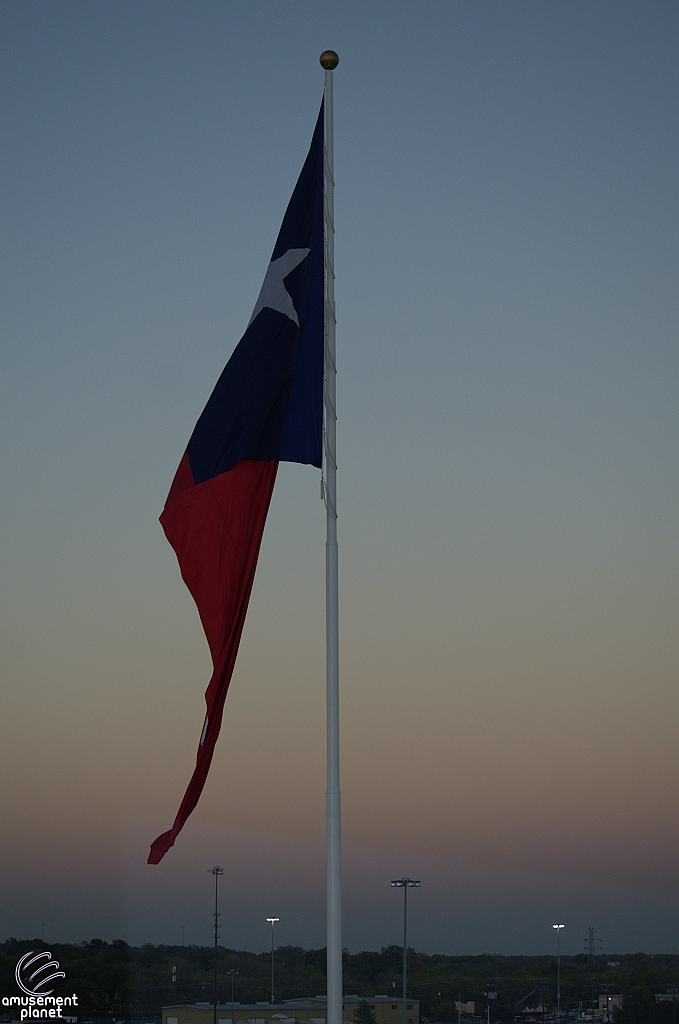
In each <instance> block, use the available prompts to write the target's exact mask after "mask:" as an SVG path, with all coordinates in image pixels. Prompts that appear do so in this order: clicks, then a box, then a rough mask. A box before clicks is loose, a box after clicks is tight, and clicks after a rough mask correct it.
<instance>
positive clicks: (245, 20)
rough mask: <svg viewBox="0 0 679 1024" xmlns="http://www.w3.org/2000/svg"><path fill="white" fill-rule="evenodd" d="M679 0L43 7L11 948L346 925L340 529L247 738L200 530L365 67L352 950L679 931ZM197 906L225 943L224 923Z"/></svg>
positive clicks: (5, 858) (270, 528)
mask: <svg viewBox="0 0 679 1024" xmlns="http://www.w3.org/2000/svg"><path fill="white" fill-rule="evenodd" d="M678 43H679V6H678V5H677V4H676V3H674V2H667V3H665V2H653V0H649V2H644V3H628V2H613V0H599V2H597V3H593V2H582V0H570V2H565V0H563V2H556V0H544V2H543V0H507V2H494V0H476V2H473V3H472V2H463V0H449V2H448V0H411V2H403V0H370V2H369V3H361V2H358V0H335V2H327V0H286V2H282V0H266V2H264V0H167V2H159V0H133V2H130V0H116V2H115V3H111V2H99V0H60V2H48V0H42V2H35V0H4V2H3V3H2V4H0V48H1V53H0V113H1V117H2V140H3V144H2V151H3V157H2V161H1V171H0V174H1V181H0V184H1V191H2V229H1V231H0V246H1V253H2V274H1V281H2V284H1V288H2V295H1V302H0V324H1V327H2V332H1V352H2V374H1V376H0V387H1V388H2V395H1V399H0V418H1V419H0V426H1V431H2V440H3V443H2V446H1V448H0V459H1V463H0V474H1V478H2V480H3V487H2V492H1V503H0V544H1V555H2V573H1V576H0V597H1V600H2V616H1V619H0V625H1V640H2V647H1V653H0V671H1V673H2V697H3V699H2V713H1V714H0V757H1V759H2V760H1V764H2V787H1V793H2V796H1V803H0V814H1V824H0V855H1V862H0V868H1V874H2V880H1V883H0V884H1V886H2V894H1V898H0V940H4V939H6V938H8V937H9V936H10V935H13V936H17V937H19V938H22V937H28V938H31V937H34V936H39V935H40V933H41V928H42V927H43V926H44V934H45V939H46V940H48V941H50V942H57V941H73V942H79V941H81V940H84V939H91V938H93V937H95V936H96V937H101V938H104V939H107V940H111V939H113V938H123V939H126V940H127V941H128V942H131V943H134V944H138V943H141V942H154V943H155V942H168V943H179V942H181V941H182V934H183V935H184V938H185V941H186V942H187V943H199V944H208V943H209V942H210V941H211V926H212V918H211V911H212V905H211V900H212V895H213V879H212V876H208V875H207V874H206V869H207V868H210V867H212V866H213V865H215V864H219V865H221V866H223V867H224V871H225V874H224V878H223V879H222V890H221V891H222V896H223V899H222V907H221V909H222V918H221V924H222V931H221V942H222V943H223V945H225V946H228V947H232V948H233V947H235V948H239V949H252V950H263V949H265V948H267V944H268V942H269V939H270V932H269V926H268V925H267V923H266V920H265V918H266V917H267V916H271V915H276V916H280V918H281V920H280V923H279V924H278V925H277V926H276V929H277V931H276V941H277V943H281V944H288V943H290V944H295V945H302V946H304V947H306V948H309V947H311V946H312V945H313V946H315V947H318V946H322V945H324V944H325V893H324V886H325V881H324V880H325V837H324V830H325V807H324V802H325V654H324V643H325V621H324V567H325V555H324V540H325V517H324V509H323V505H322V503H321V500H320V487H319V472H318V471H317V470H314V469H312V468H310V467H304V466H299V465H289V464H282V465H281V468H280V470H279V475H278V480H277V483H276V488H275V490H274V496H273V500H272V505H271V510H270V513H269V519H268V523H267V527H266V530H265V534H264V541H263V545H262V551H261V556H260V561H259V566H258V570H257V576H256V579H255V584H254V590H253V594H252V600H251V605H250V611H249V614H248V618H247V621H246V625H245V631H244V635H243V641H242V645H241V651H240V655H239V659H238V662H237V665H236V671H235V674H234V677H233V681H232V684H231V689H230V691H229V696H228V699H227V702H226V708H225V714H224V724H223V728H222V733H221V737H220V740H219V743H218V746H217V752H216V755H215V759H214V761H213V765H212V769H211V773H210V776H209V778H208V782H207V785H206V788H205V791H204V793H203V797H202V799H201V802H200V803H199V805H198V808H197V810H196V811H195V812H194V814H193V816H192V817H191V818H190V819H189V821H188V823H187V825H186V826H185V828H184V831H183V832H182V833H181V835H180V836H179V838H178V840H177V843H176V846H175V847H174V848H173V849H172V850H171V851H170V852H169V853H168V855H167V856H166V858H165V859H164V860H163V861H162V863H161V864H160V865H158V866H156V867H150V866H148V865H147V864H146V858H147V856H148V849H149V845H150V843H151V841H152V840H153V839H154V838H155V837H156V836H157V835H158V834H159V833H160V832H162V831H164V830H165V829H167V828H169V827H170V825H171V823H172V821H173V819H174V815H175V812H176V810H177V806H178V804H179V801H180V799H181V797H182V795H183V792H184V789H185V787H186V784H187V783H188V780H189V776H190V774H191V770H192V767H193V764H194V761H195V754H196V747H197V743H198V739H199V736H200V730H201V727H202V723H203V716H204V708H205V705H204V698H203V693H204V690H205V687H206V685H207V683H208V680H209V677H210V671H211V665H210V658H209V653H208V649H207V644H206V642H205V638H204V635H203V632H202V629H201V626H200V622H199V619H198V616H197V613H196V610H195V606H194V604H193V601H192V599H191V597H190V595H189V593H188V591H187V590H186V588H185V586H184V584H183V582H182V580H181V577H180V574H179V570H178V567H177V562H176V558H175V555H174V552H173V551H172V549H171V547H170V546H169V544H168V543H167V541H166V540H165V537H164V535H163V531H162V529H161V527H160V525H159V523H158V516H159V514H160V512H161V511H162V508H163V504H164V501H165V497H166V495H167V492H168V490H169V487H170V483H171V481H172V478H173V475H174V472H175V469H176V467H177V464H178V462H179V459H180V458H181V456H182V453H183V451H184V449H185V447H186V443H187V441H188V439H189V436H190V434H191V431H192V429H193V426H194V424H195V421H196V419H197V417H198V416H199V414H200V412H201V410H202V409H203V406H204V405H205V402H206V400H207V398H208V397H209V395H210V392H211V391H212V388H213V386H214V384H215V382H216V380H217V378H218V376H219V374H220V372H221V370H222V368H223V366H224V364H225V363H226V361H227V359H228V357H229V355H230V354H231V352H232V350H233V348H234V346H235V345H236V343H237V342H238V340H239V338H240V337H241V335H242V333H243V331H244V329H245V327H246V325H247V323H248V320H249V318H250V314H251V312H252V309H253V307H254V303H255V300H256V298H257V295H258V292H259V289H260V286H261V283H262V280H263V277H264V273H265V270H266V267H267V264H268V261H269V258H270V254H271V251H272V249H273V245H274V241H275V239H276V235H277V232H278V228H279V225H280V221H281V218H282V216H283V213H284V211H285V207H286V205H287V202H288V199H289V196H290V193H291V191H292V188H293V186H294V183H295V181H296V178H297V175H298V173H299V170H300V168H301V166H302V163H303V160H304V157H305V155H306V152H307V149H308V146H309V142H310V139H311V133H312V130H313V126H314V123H315V119H316V116H317V113H318V107H319V104H320V101H321V97H322V88H323V72H322V70H321V68H320V66H319V63H318V56H319V54H320V52H321V51H322V50H324V49H325V48H327V47H332V48H333V49H335V50H337V52H338V53H339V56H340V65H339V67H338V69H337V71H336V72H335V165H336V194H335V206H336V231H337V234H336V242H335V252H336V271H337V281H336V298H337V311H338V329H337V351H338V369H339V377H338V413H339V421H338V461H339V473H338V502H339V541H340V637H341V641H340V673H341V675H340V679H341V701H342V727H341V728H342V732H341V740H342V793H343V839H344V845H343V857H344V914H345V929H344V945H345V946H347V947H349V948H350V949H351V950H352V951H356V950H359V949H379V948H380V947H382V946H386V945H389V944H390V943H398V942H400V941H401V931H400V927H401V924H400V922H401V916H400V915H401V909H402V898H401V896H400V893H399V892H396V891H394V890H392V889H391V888H390V886H389V881H390V879H391V878H395V877H398V876H401V875H404V874H408V875H410V876H412V877H414V878H419V879H421V880H422V887H421V889H420V890H419V891H418V892H413V894H412V898H411V899H410V901H409V907H410V908H411V909H410V926H411V927H410V942H411V944H412V945H413V946H415V947H416V948H417V949H418V950H423V951H427V952H442V953H455V952H457V951H458V950H459V951H461V952H464V953H480V952H484V951H499V952H503V953H508V954H510V953H535V952H552V951H553V949H554V945H555V940H554V933H553V931H552V928H551V924H552V922H554V921H563V922H564V923H565V925H566V927H565V929H564V932H563V933H562V938H561V943H562V946H561V948H562V950H563V951H565V952H566V953H578V952H581V951H582V948H583V943H584V940H585V936H586V930H587V926H588V925H593V926H595V927H596V929H597V935H599V936H600V937H601V938H602V940H603V943H604V950H605V951H606V952H611V953H613V952H626V951H637V950H642V951H645V952H650V953H652V952H656V951H671V950H672V949H673V948H674V946H675V943H676V933H677V931H678V930H679V862H678V859H677V849H679V816H678V814H677V806H678V801H679V742H678V740H679V689H678V687H677V682H678V675H679V622H678V618H679V615H678V609H679V521H678V520H679V476H678V472H677V470H678V465H679V402H678V400H677V386H678V383H679V346H678V343H677V312H678V310H677V305H678V303H677V296H678V294H679V291H678V289H677V269H678V266H677V264H678V260H677V255H678V247H679V245H678V243H679V232H678V227H679V225H678V223H677V221H678V217H677V209H678V207H677V171H678V166H679V161H678V159H677V158H678V155H679V154H678V149H679V145H678V141H677V119H678V115H679V85H678V79H677V65H676V53H677V45H678ZM182 929H184V931H183V933H182Z"/></svg>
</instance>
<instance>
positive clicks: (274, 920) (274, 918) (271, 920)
mask: <svg viewBox="0 0 679 1024" xmlns="http://www.w3.org/2000/svg"><path fill="white" fill-rule="evenodd" d="M267 921H270V922H271V1002H272V1003H273V929H274V925H275V923H276V921H280V917H267Z"/></svg>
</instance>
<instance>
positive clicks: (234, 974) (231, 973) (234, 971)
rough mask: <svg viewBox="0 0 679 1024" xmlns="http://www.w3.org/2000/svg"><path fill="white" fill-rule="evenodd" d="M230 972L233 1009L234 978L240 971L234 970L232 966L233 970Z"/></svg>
mask: <svg viewBox="0 0 679 1024" xmlns="http://www.w3.org/2000/svg"><path fill="white" fill-rule="evenodd" d="M229 974H230V975H231V1009H232V1010H233V979H234V978H235V977H236V975H237V974H238V971H236V970H234V968H233V967H232V968H231V970H230V971H229Z"/></svg>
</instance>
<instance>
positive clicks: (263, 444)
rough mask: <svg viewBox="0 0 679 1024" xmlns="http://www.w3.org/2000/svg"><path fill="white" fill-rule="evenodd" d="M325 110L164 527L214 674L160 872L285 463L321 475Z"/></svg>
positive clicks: (233, 646)
mask: <svg viewBox="0 0 679 1024" xmlns="http://www.w3.org/2000/svg"><path fill="white" fill-rule="evenodd" d="M323 261H324V256H323V106H322V105H321V111H320V114H319V116H318V121H317V122H316V128H315V130H314V135H313V139H312V142H311V148H310V150H309V154H308V156H307V158H306V161H305V163H304V167H303V168H302V173H301V174H300V176H299V180H298V181H297V184H296V186H295V190H294V192H293V193H292V198H291V199H290V203H289V205H288V208H287V210H286V213H285V217H284V218H283V223H282V225H281V229H280V232H279V235H278V240H277V241H276V245H275V246H274V250H273V254H272V256H271V262H270V263H269V267H268V269H267V272H266V276H265V278H264V284H263V285H262V290H261V292H260V293H259V298H258V299H257V302H256V303H255V308H254V311H253V314H252V317H251V319H250V323H249V324H248V327H247V330H246V331H245V334H244V335H243V337H242V338H241V340H240V341H239V343H238V345H237V346H236V348H235V350H234V352H233V355H232V356H231V358H230V359H229V361H228V363H227V364H226V367H225V368H224V371H223V373H222V375H221V377H220V378H219V380H218V381H217V385H216V387H215V389H214V391H213V392H212V395H211V396H210V398H209V400H208V403H207V405H206V406H205V408H204V409H203V412H202V413H201V416H200V418H199V420H198V422H197V423H196V426H195V429H194V431H193V434H192V435H191V439H190V441H189V443H188V445H187V448H186V451H185V452H184V456H183V458H182V460H181V462H180V463H179V468H178V469H177V472H176V474H175V478H174V480H173V482H172V487H171V488H170V493H169V495H168V497H167V501H166V502H165V508H164V510H163V514H162V515H161V517H160V522H161V524H162V527H163V529H164V530H165V535H166V536H167V539H168V540H169V542H170V544H171V545H172V547H173V548H174V550H175V552H176V555H177V559H178V560H179V567H180V569H181V574H182V577H183V579H184V582H185V583H186V585H187V587H188V588H189V590H190V591H191V594H192V596H193V599H194V601H195V602H196V605H197V606H198V612H199V614H200V618H201V622H202V624H203V629H204V630H205V635H206V637H207V642H208V645H209V647H210V654H211V655H212V664H213V673H212V678H211V679H210V683H209V685H208V688H207V690H206V692H205V702H206V705H207V708H206V714H205V721H204V723H203V727H202V730H201V733H200V742H199V745H198V754H197V756H196V767H195V769H194V772H193V775H192V776H191V781H190V782H189V785H188V788H187V790H186V793H185V794H184V799H183V800H182V802H181V805H180V807H179V810H178V811H177V816H176V818H175V820H174V824H173V826H172V828H171V829H170V830H169V831H168V832H163V834H162V835H160V836H158V838H157V839H156V840H155V842H154V843H153V844H152V845H151V852H150V854H149V859H148V863H149V864H158V863H159V861H161V860H162V858H163V857H164V855H165V854H166V853H167V851H168V850H169V849H170V847H171V846H173V845H174V841H175V839H176V838H177V836H178V834H179V832H180V831H181V829H182V827H183V825H184V822H185V821H186V819H187V818H188V816H189V815H190V814H191V811H192V810H193V809H194V807H195V806H196V804H197V803H198V799H199V797H200V794H201V792H202V790H203V786H204V785H205V779H206V778H207V773H208V771H209V768H210V762H211V761H212V754H213V752H214V749H215V744H216V742H217V737H218V736H219V730H220V727H221V723H222V712H223V710H224V700H225V698H226V692H227V690H228V688H229V682H230V681H231V676H232V674H233V669H234V665H235V662H236V655H237V653H238V645H239V643H240V638H241V633H242V631H243V624H244V622H245V615H246V612H247V608H248V601H249V599H250V591H251V590H252V583H253V580H254V576H255V568H256V566H257V557H258V555H259V548H260V544H261V541H262V534H263V532H264V524H265V522H266V514H267V511H268V508H269V502H270V500H271V493H272V491H273V485H274V481H275V479H276V471H277V469H278V463H279V462H280V461H281V460H283V461H286V462H302V463H307V464H310V465H312V466H317V467H319V468H320V466H321V446H322V434H323V348H324V341H323V339H324V333H323V297H324V276H323V271H324V262H323Z"/></svg>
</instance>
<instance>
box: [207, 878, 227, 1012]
mask: <svg viewBox="0 0 679 1024" xmlns="http://www.w3.org/2000/svg"><path fill="white" fill-rule="evenodd" d="M206 870H207V874H208V875H214V876H215V981H214V1024H217V938H218V936H219V910H218V909H217V883H218V882H219V876H220V875H223V874H224V868H217V867H214V868H207V869H206Z"/></svg>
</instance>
